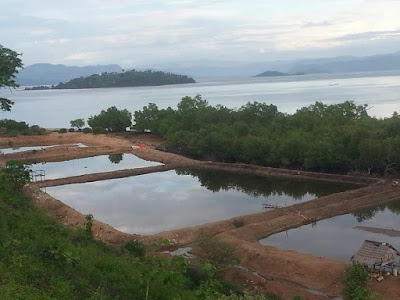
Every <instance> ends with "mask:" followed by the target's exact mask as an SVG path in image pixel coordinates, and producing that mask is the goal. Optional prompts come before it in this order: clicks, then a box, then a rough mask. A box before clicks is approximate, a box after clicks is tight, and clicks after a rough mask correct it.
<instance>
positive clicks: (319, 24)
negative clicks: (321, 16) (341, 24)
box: [302, 21, 333, 28]
mask: <svg viewBox="0 0 400 300" xmlns="http://www.w3.org/2000/svg"><path fill="white" fill-rule="evenodd" d="M331 25H333V24H332V23H330V22H328V21H322V22H304V23H303V24H302V27H305V28H307V27H325V26H331Z"/></svg>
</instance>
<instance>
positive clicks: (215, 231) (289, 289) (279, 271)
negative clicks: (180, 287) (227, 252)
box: [0, 133, 400, 299]
mask: <svg viewBox="0 0 400 300" xmlns="http://www.w3.org/2000/svg"><path fill="white" fill-rule="evenodd" d="M145 137H146V136H145V135H131V134H129V136H128V137H125V136H120V135H117V136H112V137H109V136H104V135H100V136H93V135H84V134H78V133H76V134H63V135H60V134H51V135H48V136H43V137H17V138H8V139H0V145H3V147H4V146H6V147H7V146H10V145H12V146H36V145H56V144H71V143H83V144H85V145H87V146H89V147H88V148H77V147H71V146H61V147H56V148H50V149H44V150H38V151H28V152H26V153H19V154H18V153H16V154H10V155H3V156H1V157H0V164H3V165H4V162H5V161H6V160H8V159H25V160H29V161H31V162H37V161H42V162H46V161H60V160H68V159H73V158H80V157H88V156H95V155H100V154H112V153H134V154H135V155H137V156H138V157H141V158H143V159H146V160H152V161H158V162H161V163H163V164H165V165H164V166H157V167H149V168H141V169H132V170H122V171H116V172H105V173H98V174H89V175H82V176H74V177H70V178H63V179H56V180H51V181H46V182H43V183H41V184H42V186H54V185H61V184H70V183H83V182H90V181H97V180H106V179H110V178H121V177H126V176H135V175H141V174H147V173H150V172H158V171H166V170H170V169H175V168H179V167H190V168H208V169H217V170H224V171H231V172H239V173H246V174H257V175H261V176H277V177H285V178H296V179H298V178H301V179H310V180H315V179H317V180H323V181H334V182H347V183H353V184H357V185H359V186H360V188H358V189H356V190H352V191H347V192H342V193H337V194H333V195H329V196H325V197H321V198H318V199H315V200H311V201H308V202H304V203H299V204H295V205H292V206H290V207H286V208H281V209H277V210H274V211H269V212H265V213H258V214H253V215H247V216H240V217H235V218H232V219H229V220H223V221H219V222H214V223H209V224H205V225H201V226H195V227H191V228H183V229H179V230H172V231H168V232H163V233H160V234H157V235H154V236H139V235H131V234H126V233H122V232H119V231H118V230H116V229H114V228H112V227H111V226H109V225H107V224H104V223H101V222H99V221H95V222H94V226H93V232H94V236H95V238H96V239H98V240H101V241H104V242H106V243H109V244H121V243H124V242H126V241H128V240H131V239H138V240H140V241H142V242H144V243H150V242H152V241H154V240H157V239H159V238H167V239H169V240H170V241H172V243H173V244H176V247H180V246H186V245H191V246H193V245H194V244H195V241H196V238H197V236H198V235H199V234H200V233H202V234H207V235H213V236H217V237H219V238H220V239H221V240H223V241H226V242H229V243H231V244H233V245H234V246H235V248H236V249H237V251H238V254H239V256H240V258H241V261H242V264H241V265H242V266H243V267H245V268H247V269H251V270H253V271H254V272H256V274H257V276H255V277H254V274H253V275H251V274H250V273H248V272H247V273H246V272H245V273H246V275H243V270H242V271H241V275H240V276H244V277H246V278H250V277H249V276H253V277H254V279H255V280H257V285H256V286H257V288H258V289H259V290H265V291H270V292H275V293H278V294H280V295H281V296H282V297H283V299H291V298H292V297H293V296H294V295H302V296H303V297H304V298H305V299H327V297H328V296H336V295H339V294H340V290H341V286H340V284H339V283H338V282H339V281H340V276H341V275H342V274H343V272H344V270H345V268H346V267H347V266H348V264H346V263H344V262H338V261H335V260H332V259H329V258H324V257H315V256H313V255H308V254H302V253H298V252H296V251H288V250H281V249H277V248H274V247H266V246H262V245H261V244H259V243H258V240H259V239H261V238H264V237H267V236H269V235H272V234H274V233H278V232H281V231H285V230H288V229H291V228H295V227H298V226H301V225H304V224H308V223H310V222H312V221H318V220H322V219H326V218H330V217H333V216H337V215H343V214H347V213H350V212H355V211H357V210H360V209H364V208H370V207H375V206H377V205H381V204H385V203H389V202H391V201H395V200H400V187H394V186H392V185H391V183H390V182H389V181H385V180H381V179H374V178H369V177H355V176H343V175H332V174H321V173H312V172H302V171H294V170H283V169H275V168H264V167H258V166H249V165H241V164H222V163H212V162H202V161H196V160H193V159H189V158H185V157H182V156H179V155H176V154H172V153H167V152H161V151H157V150H155V149H154V148H152V147H145V148H140V149H136V150H132V148H131V146H132V144H133V143H134V142H135V141H139V142H144V143H145V142H146V140H145ZM159 142H160V141H159V140H158V139H155V140H152V141H151V142H150V143H148V144H152V145H157V143H159ZM39 187H40V185H37V184H29V185H28V186H27V187H26V193H27V194H28V195H29V196H30V197H31V199H32V201H33V202H34V203H35V204H36V205H38V206H39V207H41V208H43V209H45V210H46V211H47V212H48V213H49V214H50V215H51V216H53V217H55V218H57V219H58V220H59V221H60V222H61V223H62V224H64V225H66V226H83V224H84V222H85V220H84V216H83V215H82V214H81V213H80V212H78V211H76V210H74V209H72V208H71V207H69V206H67V205H66V204H64V203H62V202H61V201H59V200H57V199H54V198H52V197H51V196H50V195H48V194H46V193H44V192H42V191H41V190H40V189H39ZM235 219H240V220H241V221H242V223H243V226H242V227H239V228H237V227H236V226H235V222H234V220H235ZM253 277H252V278H253ZM256 278H258V279H256ZM374 287H375V285H374ZM306 289H313V290H317V291H319V292H322V294H318V293H317V294H315V293H311V292H310V291H306ZM377 289H378V290H379V291H380V292H381V293H383V295H386V294H387V295H388V297H392V295H396V290H394V292H393V286H392V285H390V286H389V287H388V288H387V289H386V290H387V291H388V292H386V291H385V289H383V290H381V289H379V288H377ZM389 291H390V292H389ZM385 293H386V294H385ZM385 297H386V296H385ZM328 299H329V297H328ZM385 299H396V298H385Z"/></svg>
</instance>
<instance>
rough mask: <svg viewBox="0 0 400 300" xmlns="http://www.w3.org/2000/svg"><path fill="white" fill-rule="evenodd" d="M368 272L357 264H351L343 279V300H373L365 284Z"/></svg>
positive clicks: (373, 297)
mask: <svg viewBox="0 0 400 300" xmlns="http://www.w3.org/2000/svg"><path fill="white" fill-rule="evenodd" d="M367 279H368V271H367V269H366V268H365V267H364V266H363V265H362V264H359V263H355V264H353V265H352V266H351V267H349V268H348V269H347V272H346V276H345V278H344V279H343V293H342V294H343V297H344V299H345V300H369V299H375V297H376V296H375V295H373V294H372V292H371V290H370V289H369V288H368V284H367Z"/></svg>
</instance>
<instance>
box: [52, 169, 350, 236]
mask: <svg viewBox="0 0 400 300" xmlns="http://www.w3.org/2000/svg"><path fill="white" fill-rule="evenodd" d="M351 188H354V186H351V185H346V184H335V183H327V182H314V181H300V180H284V179H277V178H271V177H261V176H255V175H241V174H236V173H229V172H221V171H209V170H185V171H182V170H181V171H174V170H172V171H167V172H161V173H152V174H147V175H141V176H134V177H128V178H122V179H113V180H107V181H98V182H92V183H84V184H74V185H67V186H59V187H51V188H47V192H48V193H49V194H50V195H52V196H53V197H55V198H57V199H59V200H61V201H63V202H64V203H66V204H68V205H69V206H71V207H73V208H75V209H77V210H78V211H80V212H82V213H84V214H89V213H90V214H93V215H94V217H95V218H96V219H98V220H100V221H102V222H105V223H108V224H110V225H111V226H113V227H115V228H117V229H119V230H121V231H124V232H128V233H139V234H154V233H158V232H161V231H165V230H170V229H177V228H184V227H188V226H194V225H199V224H204V223H208V222H213V221H218V220H224V219H229V218H232V217H235V216H241V215H246V214H253V213H258V212H262V211H263V206H264V204H271V205H279V206H286V205H291V204H294V203H299V202H301V201H307V200H311V199H314V198H316V197H319V196H323V195H327V194H331V193H336V192H340V191H344V190H348V189H351Z"/></svg>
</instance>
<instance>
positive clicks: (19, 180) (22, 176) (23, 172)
mask: <svg viewBox="0 0 400 300" xmlns="http://www.w3.org/2000/svg"><path fill="white" fill-rule="evenodd" d="M28 167H29V164H27V163H25V162H23V161H19V160H10V161H7V162H6V167H5V168H4V169H3V170H2V173H3V174H4V178H5V179H6V181H7V183H8V184H9V185H10V186H11V187H12V189H13V190H14V191H20V190H21V189H22V188H23V186H24V185H25V184H26V183H28V182H29V181H30V170H29V168H28Z"/></svg>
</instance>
